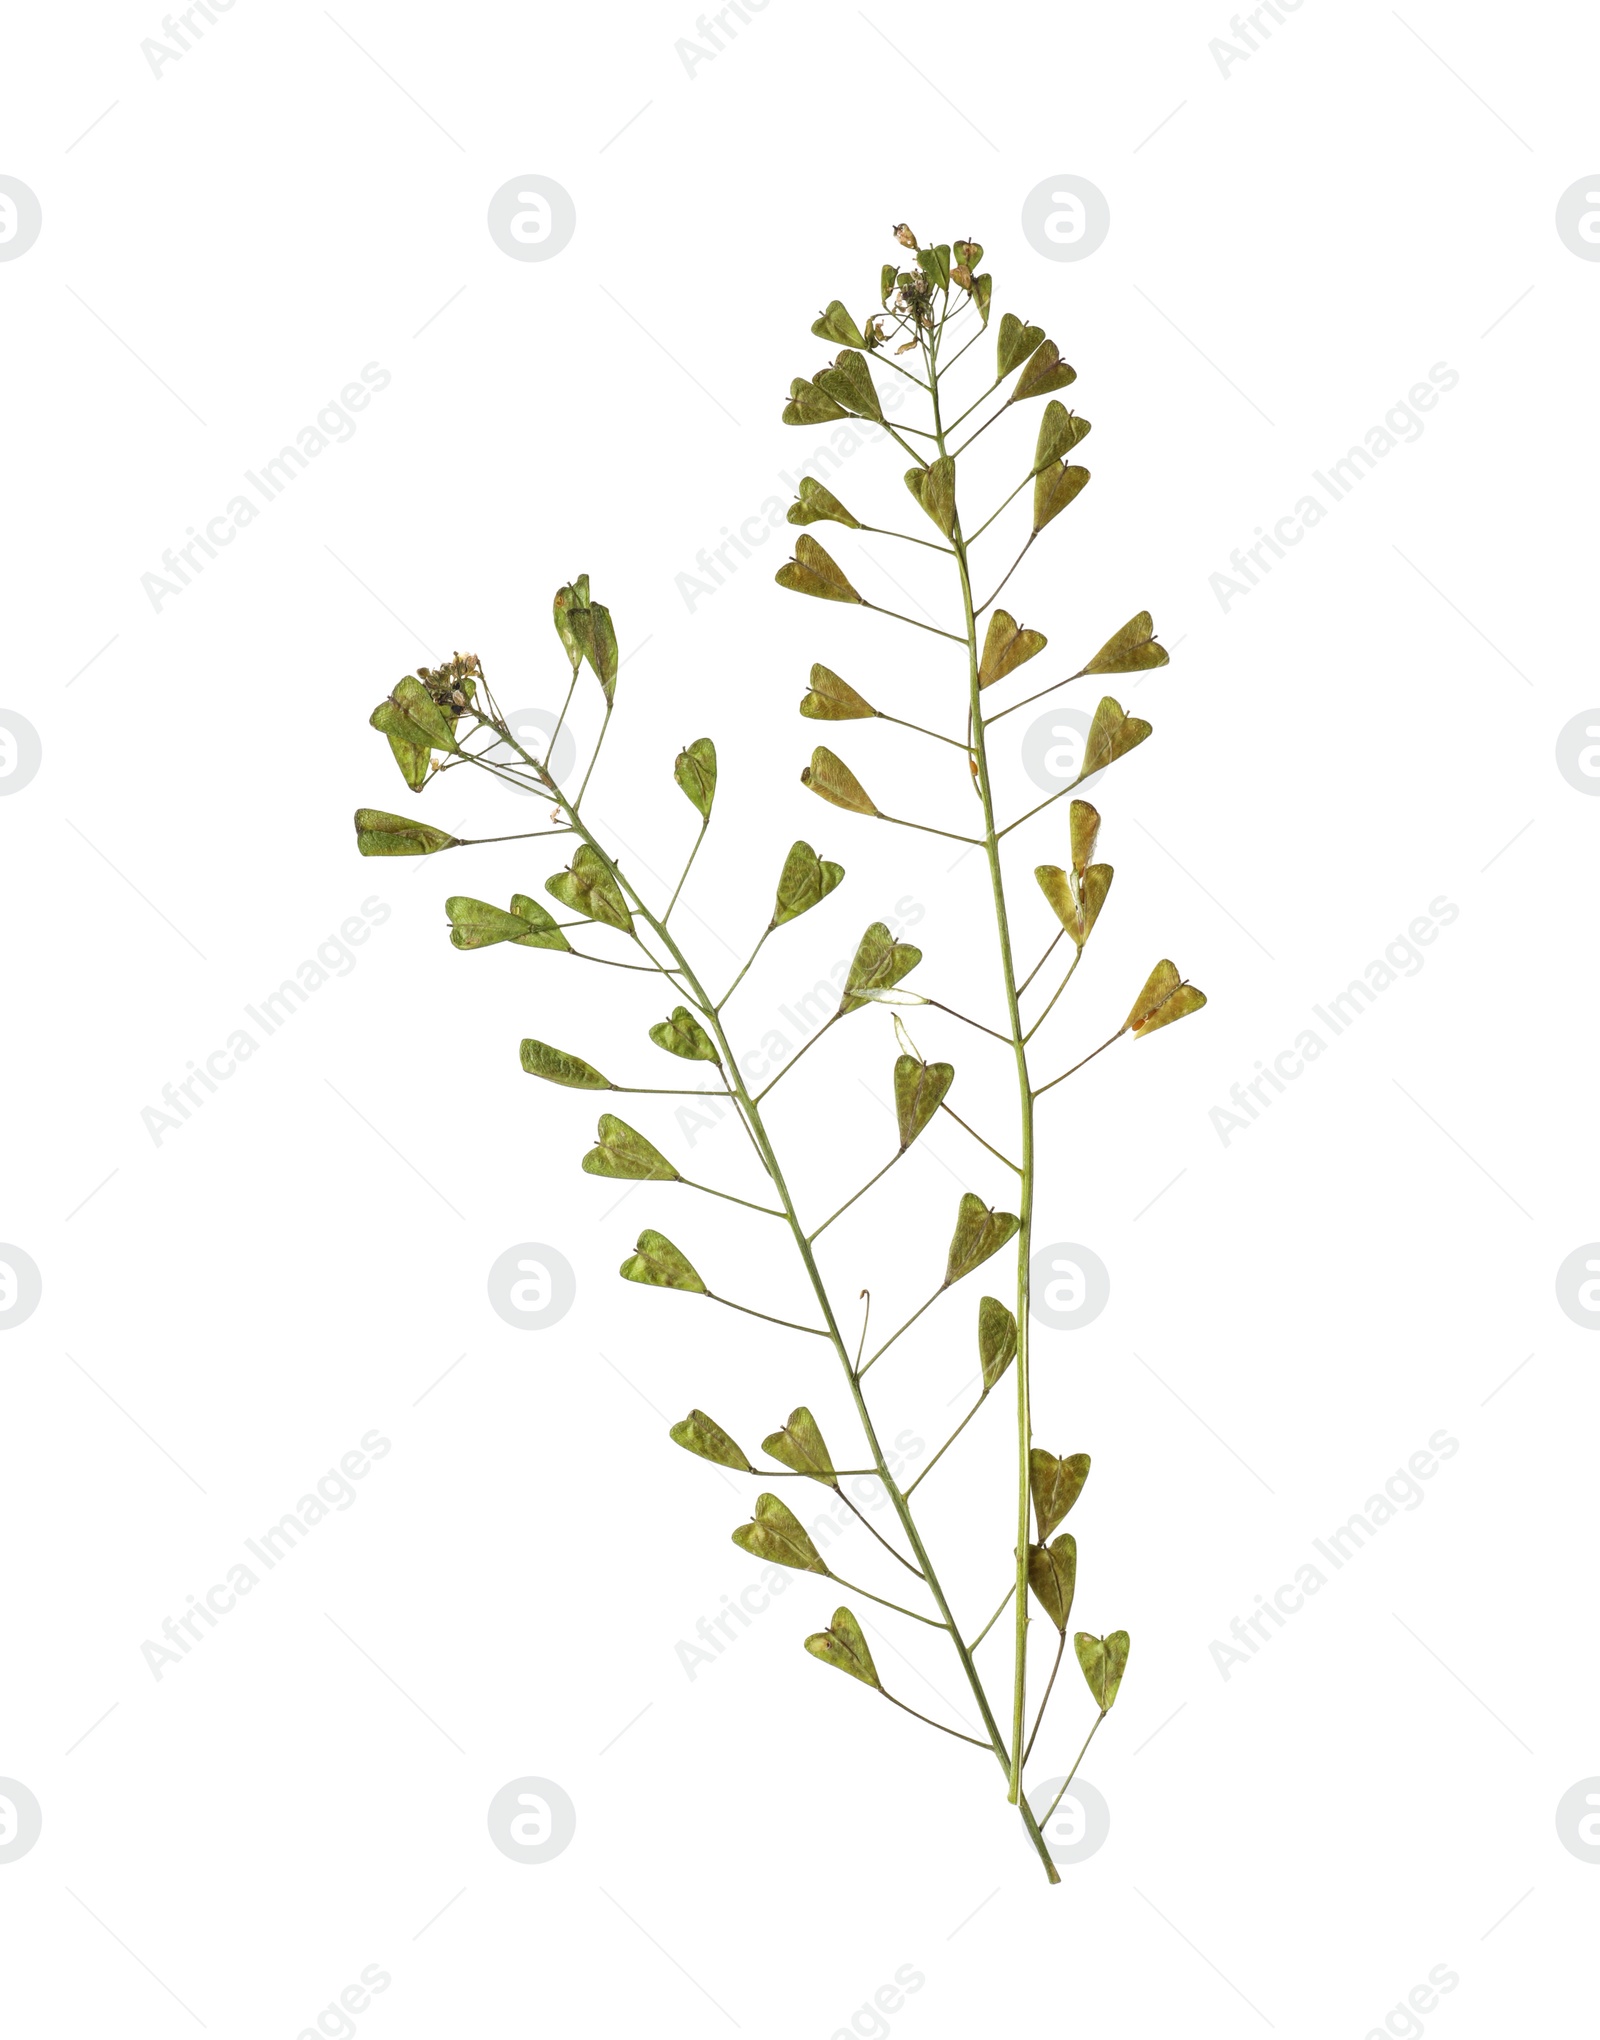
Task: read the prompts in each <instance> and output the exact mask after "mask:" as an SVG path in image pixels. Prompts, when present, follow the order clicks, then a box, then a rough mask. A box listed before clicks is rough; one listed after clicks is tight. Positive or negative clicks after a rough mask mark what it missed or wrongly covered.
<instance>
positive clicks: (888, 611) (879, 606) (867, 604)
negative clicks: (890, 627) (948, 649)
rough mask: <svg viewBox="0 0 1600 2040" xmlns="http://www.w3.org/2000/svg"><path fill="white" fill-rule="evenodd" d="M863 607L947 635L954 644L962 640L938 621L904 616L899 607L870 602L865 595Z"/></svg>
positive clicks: (900, 621) (919, 628) (939, 634)
mask: <svg viewBox="0 0 1600 2040" xmlns="http://www.w3.org/2000/svg"><path fill="white" fill-rule="evenodd" d="M861 607H862V608H863V609H871V610H875V611H876V612H877V614H878V615H879V616H892V617H893V618H894V620H895V622H896V623H909V624H912V625H914V626H915V628H916V629H918V630H931V631H932V632H933V634H934V636H935V637H946V638H948V639H949V640H950V642H951V643H952V644H955V645H958V644H960V643H961V642H962V640H961V639H960V638H958V637H957V636H956V634H955V632H954V631H953V630H941V629H940V628H939V626H938V625H937V624H936V623H923V622H921V621H920V620H919V619H918V618H917V617H915V616H902V615H901V614H900V612H899V610H898V609H885V608H884V607H883V605H882V604H881V603H879V602H868V601H867V600H866V598H865V597H863V598H862V602H861Z"/></svg>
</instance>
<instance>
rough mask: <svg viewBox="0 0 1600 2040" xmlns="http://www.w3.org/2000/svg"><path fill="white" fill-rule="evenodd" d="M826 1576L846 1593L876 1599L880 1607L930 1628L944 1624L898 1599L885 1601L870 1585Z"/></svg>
mask: <svg viewBox="0 0 1600 2040" xmlns="http://www.w3.org/2000/svg"><path fill="white" fill-rule="evenodd" d="M828 1578H829V1579H830V1580H832V1581H833V1583H834V1584H835V1586H840V1587H843V1588H844V1590H845V1592H846V1593H847V1594H859V1595H860V1596H861V1598H862V1599H863V1600H864V1601H876V1602H877V1604H878V1606H879V1607H880V1608H892V1609H893V1610H894V1612H895V1613H896V1614H897V1615H909V1616H910V1617H911V1620H912V1621H913V1622H925V1623H927V1625H928V1627H929V1628H930V1629H943V1628H944V1624H943V1623H942V1622H938V1621H936V1620H935V1619H934V1617H933V1616H931V1615H919V1614H918V1613H917V1611H916V1609H915V1608H902V1607H901V1605H900V1603H899V1602H898V1601H886V1600H885V1599H884V1598H883V1596H882V1594H875V1593H873V1591H872V1589H871V1588H870V1587H856V1586H852V1585H851V1583H850V1582H849V1580H842V1579H840V1577H839V1575H838V1574H837V1573H829V1575H828Z"/></svg>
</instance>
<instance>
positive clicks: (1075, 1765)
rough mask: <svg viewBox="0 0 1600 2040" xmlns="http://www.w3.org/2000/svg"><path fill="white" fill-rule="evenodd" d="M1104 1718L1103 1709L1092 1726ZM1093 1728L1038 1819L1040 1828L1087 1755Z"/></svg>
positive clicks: (1098, 1723) (1053, 1810) (1096, 1726)
mask: <svg viewBox="0 0 1600 2040" xmlns="http://www.w3.org/2000/svg"><path fill="white" fill-rule="evenodd" d="M1105 1718H1106V1717H1105V1712H1104V1711H1102V1712H1101V1713H1100V1714H1098V1715H1096V1717H1095V1724H1094V1728H1098V1727H1099V1726H1100V1724H1101V1722H1102V1721H1104V1720H1105ZM1094 1728H1091V1729H1090V1731H1089V1733H1088V1734H1087V1735H1086V1736H1085V1737H1084V1739H1083V1748H1082V1749H1081V1750H1079V1752H1078V1754H1077V1756H1076V1758H1075V1759H1074V1760H1073V1765H1072V1769H1071V1770H1070V1771H1069V1772H1068V1773H1067V1775H1066V1776H1065V1777H1064V1778H1063V1779H1062V1781H1061V1792H1058V1793H1057V1794H1056V1796H1055V1798H1054V1799H1052V1800H1051V1802H1050V1805H1049V1807H1048V1808H1047V1810H1046V1812H1045V1816H1044V1820H1042V1821H1040V1823H1039V1825H1040V1827H1041V1828H1042V1827H1043V1826H1044V1821H1045V1820H1048V1819H1049V1818H1050V1815H1051V1814H1052V1813H1054V1812H1055V1810H1056V1808H1057V1807H1058V1806H1059V1805H1060V1804H1061V1794H1062V1793H1063V1792H1065V1791H1066V1789H1067V1787H1068V1786H1069V1785H1070V1784H1071V1783H1072V1781H1073V1779H1074V1778H1076V1777H1077V1775H1078V1766H1079V1764H1081V1763H1082V1762H1083V1760H1084V1758H1085V1757H1086V1756H1087V1755H1088V1753H1089V1745H1090V1743H1092V1742H1093V1741H1094Z"/></svg>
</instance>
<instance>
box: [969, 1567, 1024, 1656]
mask: <svg viewBox="0 0 1600 2040" xmlns="http://www.w3.org/2000/svg"><path fill="white" fill-rule="evenodd" d="M1016 1591H1017V1583H1016V1581H1015V1580H1013V1581H1012V1582H1011V1584H1010V1586H1009V1587H1007V1588H1006V1591H1005V1596H1004V1598H1003V1599H1002V1601H1001V1603H1000V1605H999V1607H998V1608H996V1610H995V1611H994V1613H993V1614H992V1615H991V1616H990V1617H989V1619H988V1621H987V1622H986V1623H985V1624H984V1625H983V1627H982V1628H981V1629H980V1630H979V1631H978V1633H977V1635H976V1636H975V1637H974V1638H973V1639H972V1641H971V1643H969V1644H968V1645H967V1648H968V1650H976V1649H977V1648H978V1645H979V1644H980V1643H982V1641H983V1639H984V1638H985V1637H986V1636H987V1635H988V1634H989V1631H990V1630H991V1629H993V1627H994V1625H995V1624H996V1623H997V1622H998V1621H999V1620H1000V1617H1001V1616H1002V1615H1003V1614H1004V1613H1005V1612H1006V1609H1007V1608H1008V1607H1009V1606H1010V1602H1011V1596H1012V1595H1013V1594H1014V1593H1015V1592H1016Z"/></svg>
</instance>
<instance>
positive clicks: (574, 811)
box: [558, 696, 616, 822]
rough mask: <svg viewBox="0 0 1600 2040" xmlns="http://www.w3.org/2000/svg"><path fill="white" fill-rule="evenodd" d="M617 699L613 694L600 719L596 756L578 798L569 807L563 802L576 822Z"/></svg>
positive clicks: (596, 739) (592, 760) (595, 744)
mask: <svg viewBox="0 0 1600 2040" xmlns="http://www.w3.org/2000/svg"><path fill="white" fill-rule="evenodd" d="M615 699H616V698H615V696H613V697H612V699H611V700H610V701H608V702H607V703H606V712H605V714H604V715H603V716H602V717H601V720H600V734H599V736H597V737H596V738H595V740H594V756H593V757H592V758H591V759H590V760H589V770H588V771H587V772H585V774H584V775H583V784H582V785H581V786H580V787H579V788H578V797H577V799H576V800H575V801H574V802H573V803H572V805H571V807H570V808H567V804H566V802H565V801H564V800H563V801H562V802H561V805H562V806H563V807H564V808H567V813H568V814H569V815H570V816H571V818H572V820H573V821H574V822H576V821H577V819H578V809H579V808H580V807H582V805H583V796H584V795H585V794H586V793H587V792H588V791H589V781H590V779H591V778H592V777H593V775H594V768H595V767H596V766H597V765H598V764H599V763H600V746H601V745H602V744H603V743H604V742H605V740H606V731H607V730H608V729H610V727H611V711H612V708H613V707H614V706H615ZM558 798H559V796H558Z"/></svg>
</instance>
